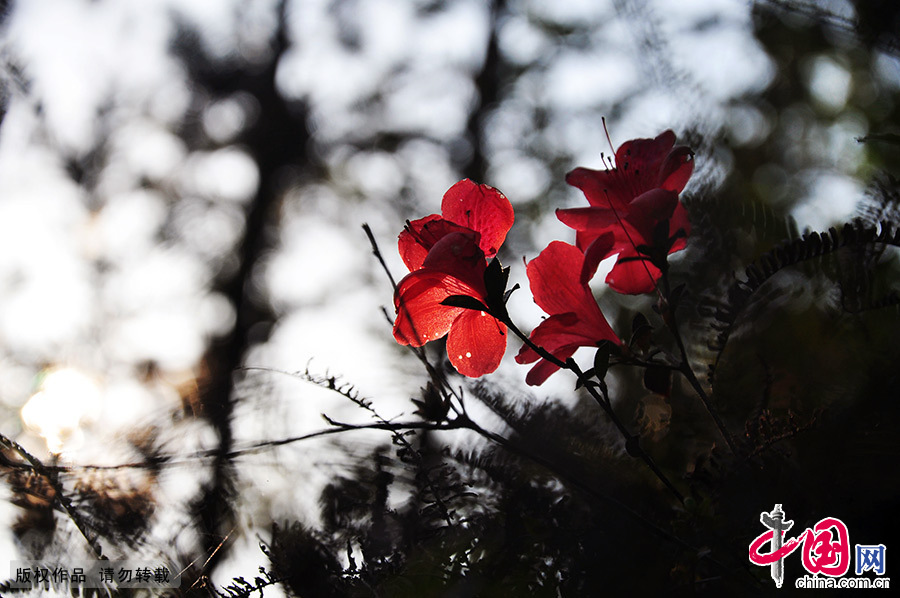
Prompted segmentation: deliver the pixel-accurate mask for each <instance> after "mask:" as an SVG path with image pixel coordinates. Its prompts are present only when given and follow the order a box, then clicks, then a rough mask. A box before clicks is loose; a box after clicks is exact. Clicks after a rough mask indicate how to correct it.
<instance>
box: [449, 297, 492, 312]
mask: <svg viewBox="0 0 900 598" xmlns="http://www.w3.org/2000/svg"><path fill="white" fill-rule="evenodd" d="M441 305H446V306H448V307H462V308H465V309H475V310H478V311H488V308H487V306H486V305H485V304H484V303H482V302H481V301H479V300H478V299H476V298H475V297H470V296H468V295H451V296H449V297H447V298H446V299H444V300H443V301H441Z"/></svg>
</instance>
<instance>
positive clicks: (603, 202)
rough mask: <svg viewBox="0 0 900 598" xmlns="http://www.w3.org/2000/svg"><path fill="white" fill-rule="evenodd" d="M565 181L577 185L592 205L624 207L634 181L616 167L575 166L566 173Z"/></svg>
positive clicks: (631, 191)
mask: <svg viewBox="0 0 900 598" xmlns="http://www.w3.org/2000/svg"><path fill="white" fill-rule="evenodd" d="M566 183H568V184H569V185H572V186H573V187H578V188H579V189H581V191H582V192H583V193H584V196H585V197H586V198H587V200H588V203H589V204H590V205H592V206H594V207H604V208H609V207H614V208H615V209H617V210H620V209H624V208H625V207H626V206H627V205H628V202H629V201H631V198H632V197H634V185H633V183H634V181H632V180H630V179H629V178H627V177H623V176H622V173H621V172H619V171H618V170H617V169H612V170H591V169H590V168H576V169H575V170H573V171H571V172H569V173H568V174H567V175H566Z"/></svg>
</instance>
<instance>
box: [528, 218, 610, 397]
mask: <svg viewBox="0 0 900 598" xmlns="http://www.w3.org/2000/svg"><path fill="white" fill-rule="evenodd" d="M597 242H598V243H604V244H606V245H610V246H611V245H612V243H613V242H614V238H613V235H612V234H611V233H607V234H605V235H602V236H601V237H600V238H599V239H598V240H597ZM596 265H597V264H596V263H594V264H593V268H592V267H591V265H590V264H589V263H588V262H586V260H585V256H584V254H583V253H582V252H581V250H579V249H578V248H577V247H574V246H572V245H569V244H568V243H563V242H561V241H553V242H552V243H550V245H548V246H547V247H546V249H544V250H543V251H542V252H541V254H540V255H539V256H537V257H536V258H534V259H533V260H531V261H530V262H529V263H528V266H527V267H526V273H527V275H528V281H529V283H530V284H531V292H532V294H533V295H534V302H535V303H537V304H538V306H540V308H541V309H543V310H544V311H545V312H546V313H547V314H549V316H550V317H549V318H547V319H546V320H544V321H543V322H541V323H540V324H539V325H538V327H537V328H535V329H534V330H533V331H532V332H531V337H530V338H531V341H532V342H533V343H534V344H535V345H538V346H539V347H542V348H544V349H545V350H546V351H547V352H549V353H550V354H552V355H553V356H554V357H556V358H557V359H559V360H560V361H562V362H565V361H566V360H567V359H568V358H569V357H571V356H572V355H573V354H574V353H575V351H576V349H578V348H579V347H596V346H597V344H598V343H599V342H600V341H604V340H607V341H612V342H614V343H617V344H618V343H620V342H621V341H620V340H619V338H618V337H617V336H616V333H615V332H613V330H612V328H611V327H610V325H609V323H608V322H607V321H606V318H605V317H604V316H603V313H602V312H601V311H600V306H599V305H597V301H596V300H595V299H594V295H593V293H592V292H591V289H590V287H589V286H588V281H589V280H590V279H591V278H592V277H593V275H594V268H596ZM516 361H517V362H518V363H533V362H535V361H537V362H538V363H537V364H535V366H534V367H532V368H531V370H530V371H529V372H528V375H527V376H526V377H525V382H526V383H528V384H529V385H532V386H538V385H540V384H543V383H544V381H545V380H547V378H549V377H550V375H551V374H553V373H554V372H555V371H556V370H558V369H559V366H558V365H556V364H554V363H552V362H550V361H547V360H546V359H543V358H540V356H539V355H538V353H537V352H536V351H535V350H534V349H532V348H531V347H529V346H528V345H525V346H523V347H522V349H521V350H520V351H519V354H518V355H516Z"/></svg>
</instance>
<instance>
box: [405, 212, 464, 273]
mask: <svg viewBox="0 0 900 598" xmlns="http://www.w3.org/2000/svg"><path fill="white" fill-rule="evenodd" d="M453 232H468V233H470V234H471V233H472V231H470V230H469V229H467V228H466V227H464V226H460V225H458V224H456V223H454V222H450V221H449V220H445V219H443V218H441V217H440V216H438V215H437V214H432V215H430V216H426V217H424V218H420V219H419V220H413V221H412V222H410V223H409V225H408V226H407V227H406V228H404V229H403V232H401V233H400V236H399V238H398V241H397V245H398V247H399V249H400V257H401V258H402V259H403V263H404V264H406V267H407V268H409V270H410V272H411V271H413V270H418V269H419V268H421V267H422V262H424V261H425V256H427V255H428V251H429V250H430V249H431V248H432V247H434V245H435V244H436V243H437V242H438V241H440V240H441V239H442V238H443V237H445V236H446V235H448V234H450V233H453Z"/></svg>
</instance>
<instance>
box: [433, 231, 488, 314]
mask: <svg viewBox="0 0 900 598" xmlns="http://www.w3.org/2000/svg"><path fill="white" fill-rule="evenodd" d="M422 268H424V269H426V270H437V271H439V272H443V273H444V274H447V275H448V276H451V277H453V278H455V279H457V281H458V283H462V284H464V285H466V288H467V289H468V290H467V291H466V292H464V293H455V294H460V295H470V296H472V297H475V298H476V299H478V300H479V301H482V302H484V301H485V300H486V295H487V290H486V289H485V287H484V271H485V269H486V268H487V264H486V263H485V261H484V254H483V253H482V252H481V249H480V248H479V247H478V245H476V242H475V235H474V234H473V233H471V232H468V233H450V234H448V235H446V236H445V237H444V238H442V239H441V240H440V241H438V242H437V243H435V245H434V247H432V248H431V251H429V252H428V256H427V257H426V258H425V261H424V262H422ZM450 284H454V283H450Z"/></svg>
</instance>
